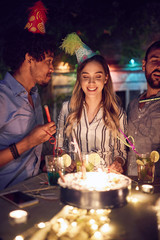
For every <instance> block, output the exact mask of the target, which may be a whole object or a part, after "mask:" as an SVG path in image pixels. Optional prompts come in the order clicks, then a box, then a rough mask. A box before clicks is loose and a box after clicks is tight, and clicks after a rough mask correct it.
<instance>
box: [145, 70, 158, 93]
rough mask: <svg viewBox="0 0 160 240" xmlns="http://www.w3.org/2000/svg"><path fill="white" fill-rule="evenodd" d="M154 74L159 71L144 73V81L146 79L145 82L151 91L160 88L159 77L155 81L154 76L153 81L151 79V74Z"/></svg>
mask: <svg viewBox="0 0 160 240" xmlns="http://www.w3.org/2000/svg"><path fill="white" fill-rule="evenodd" d="M154 72H159V73H160V71H159V70H154V71H153V72H152V73H151V74H148V73H147V72H145V75H146V79H147V82H148V84H149V86H150V87H151V88H153V89H159V88H160V76H159V77H157V80H156V76H154V79H153V77H152V76H153V73H154Z"/></svg>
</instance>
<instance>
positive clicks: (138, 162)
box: [136, 159, 144, 165]
mask: <svg viewBox="0 0 160 240" xmlns="http://www.w3.org/2000/svg"><path fill="white" fill-rule="evenodd" d="M136 163H137V164H138V165H144V163H143V162H142V161H141V160H140V159H137V160H136Z"/></svg>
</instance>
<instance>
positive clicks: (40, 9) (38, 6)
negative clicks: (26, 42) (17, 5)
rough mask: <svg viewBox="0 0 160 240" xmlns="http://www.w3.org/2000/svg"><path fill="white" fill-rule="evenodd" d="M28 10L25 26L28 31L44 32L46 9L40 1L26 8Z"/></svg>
mask: <svg viewBox="0 0 160 240" xmlns="http://www.w3.org/2000/svg"><path fill="white" fill-rule="evenodd" d="M28 10H29V11H30V14H29V20H28V22H27V24H26V26H25V28H28V31H30V32H33V33H42V34H44V33H45V23H46V21H47V17H46V13H47V9H46V8H45V7H44V5H43V3H42V2H41V1H38V2H36V3H35V4H34V6H33V7H31V8H29V9H28Z"/></svg>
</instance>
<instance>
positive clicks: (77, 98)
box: [66, 55, 120, 136]
mask: <svg viewBox="0 0 160 240" xmlns="http://www.w3.org/2000/svg"><path fill="white" fill-rule="evenodd" d="M92 61H96V62H98V63H100V64H101V65H102V67H103V69H104V72H105V75H106V76H107V75H108V78H107V82H106V84H105V85H104V88H103V90H102V104H103V120H104V123H105V126H106V127H108V128H109V129H111V131H112V133H113V135H114V136H116V135H117V134H118V128H119V114H120V109H119V105H118V101H117V99H118V98H117V96H116V94H115V92H114V90H113V84H112V79H111V75H110V71H109V68H108V65H107V63H106V60H105V59H104V57H102V56H101V55H95V56H93V57H92V58H89V59H87V60H85V61H84V62H83V63H82V64H81V65H80V66H79V67H78V69H77V80H76V83H75V86H74V88H73V94H72V97H71V100H70V105H69V109H70V113H69V115H68V117H67V120H66V134H67V135H69V134H70V133H71V131H72V128H73V126H74V124H78V123H79V122H80V119H81V115H82V108H83V103H84V100H85V94H84V92H83V90H82V88H81V84H80V75H81V71H82V70H83V68H84V67H85V66H86V64H87V63H89V62H92Z"/></svg>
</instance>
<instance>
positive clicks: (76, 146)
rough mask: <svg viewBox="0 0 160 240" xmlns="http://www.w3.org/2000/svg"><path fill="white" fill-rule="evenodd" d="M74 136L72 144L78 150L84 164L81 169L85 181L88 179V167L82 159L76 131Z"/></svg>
mask: <svg viewBox="0 0 160 240" xmlns="http://www.w3.org/2000/svg"><path fill="white" fill-rule="evenodd" d="M73 135H74V136H73V142H72V144H73V145H74V146H75V149H76V150H77V152H78V155H79V159H80V161H81V162H82V167H81V169H82V179H84V178H85V177H86V167H85V164H84V161H83V158H82V154H81V150H80V147H79V145H78V142H77V139H76V134H75V130H73Z"/></svg>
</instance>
